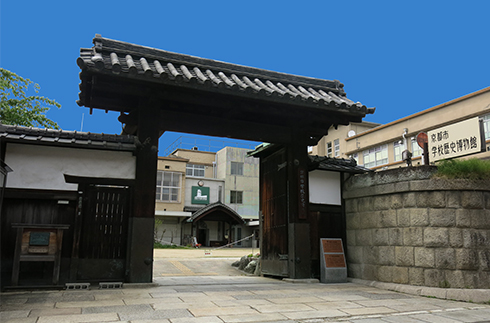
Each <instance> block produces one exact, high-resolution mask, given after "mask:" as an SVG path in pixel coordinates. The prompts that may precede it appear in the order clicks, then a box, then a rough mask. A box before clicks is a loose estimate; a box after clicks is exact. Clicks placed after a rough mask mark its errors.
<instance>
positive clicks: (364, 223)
mask: <svg viewBox="0 0 490 323" xmlns="http://www.w3.org/2000/svg"><path fill="white" fill-rule="evenodd" d="M377 215H378V214H377V212H374V211H373V212H364V213H363V214H362V216H361V217H360V228H361V229H371V228H376V227H377V226H378V216H377Z"/></svg>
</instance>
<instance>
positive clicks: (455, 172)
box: [435, 158, 490, 179]
mask: <svg viewBox="0 0 490 323" xmlns="http://www.w3.org/2000/svg"><path fill="white" fill-rule="evenodd" d="M435 176H437V177H444V178H462V179H490V161H488V160H481V159H477V158H471V159H466V160H456V159H451V160H443V161H441V162H440V163H438V165H437V173H436V174H435Z"/></svg>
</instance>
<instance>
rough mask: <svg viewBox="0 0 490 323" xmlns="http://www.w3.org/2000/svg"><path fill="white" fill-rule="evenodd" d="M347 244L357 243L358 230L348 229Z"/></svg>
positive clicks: (353, 244)
mask: <svg viewBox="0 0 490 323" xmlns="http://www.w3.org/2000/svg"><path fill="white" fill-rule="evenodd" d="M345 242H346V244H347V245H348V246H355V245H356V230H346V241H345Z"/></svg>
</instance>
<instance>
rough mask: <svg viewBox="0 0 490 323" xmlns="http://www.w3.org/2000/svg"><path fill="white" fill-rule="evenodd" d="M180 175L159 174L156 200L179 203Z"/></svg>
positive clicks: (172, 173)
mask: <svg viewBox="0 0 490 323" xmlns="http://www.w3.org/2000/svg"><path fill="white" fill-rule="evenodd" d="M180 177H181V174H180V173H174V172H162V171H159V172H157V192H156V199H157V200H158V201H162V202H179V199H180Z"/></svg>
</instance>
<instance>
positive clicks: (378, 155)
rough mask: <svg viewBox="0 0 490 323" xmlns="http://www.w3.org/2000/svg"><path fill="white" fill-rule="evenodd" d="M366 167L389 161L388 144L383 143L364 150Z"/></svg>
mask: <svg viewBox="0 0 490 323" xmlns="http://www.w3.org/2000/svg"><path fill="white" fill-rule="evenodd" d="M363 155H364V167H367V168H370V167H374V166H378V165H383V164H387V163H388V146H387V145H383V146H379V147H375V148H372V149H369V150H365V151H364V152H363Z"/></svg>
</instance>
